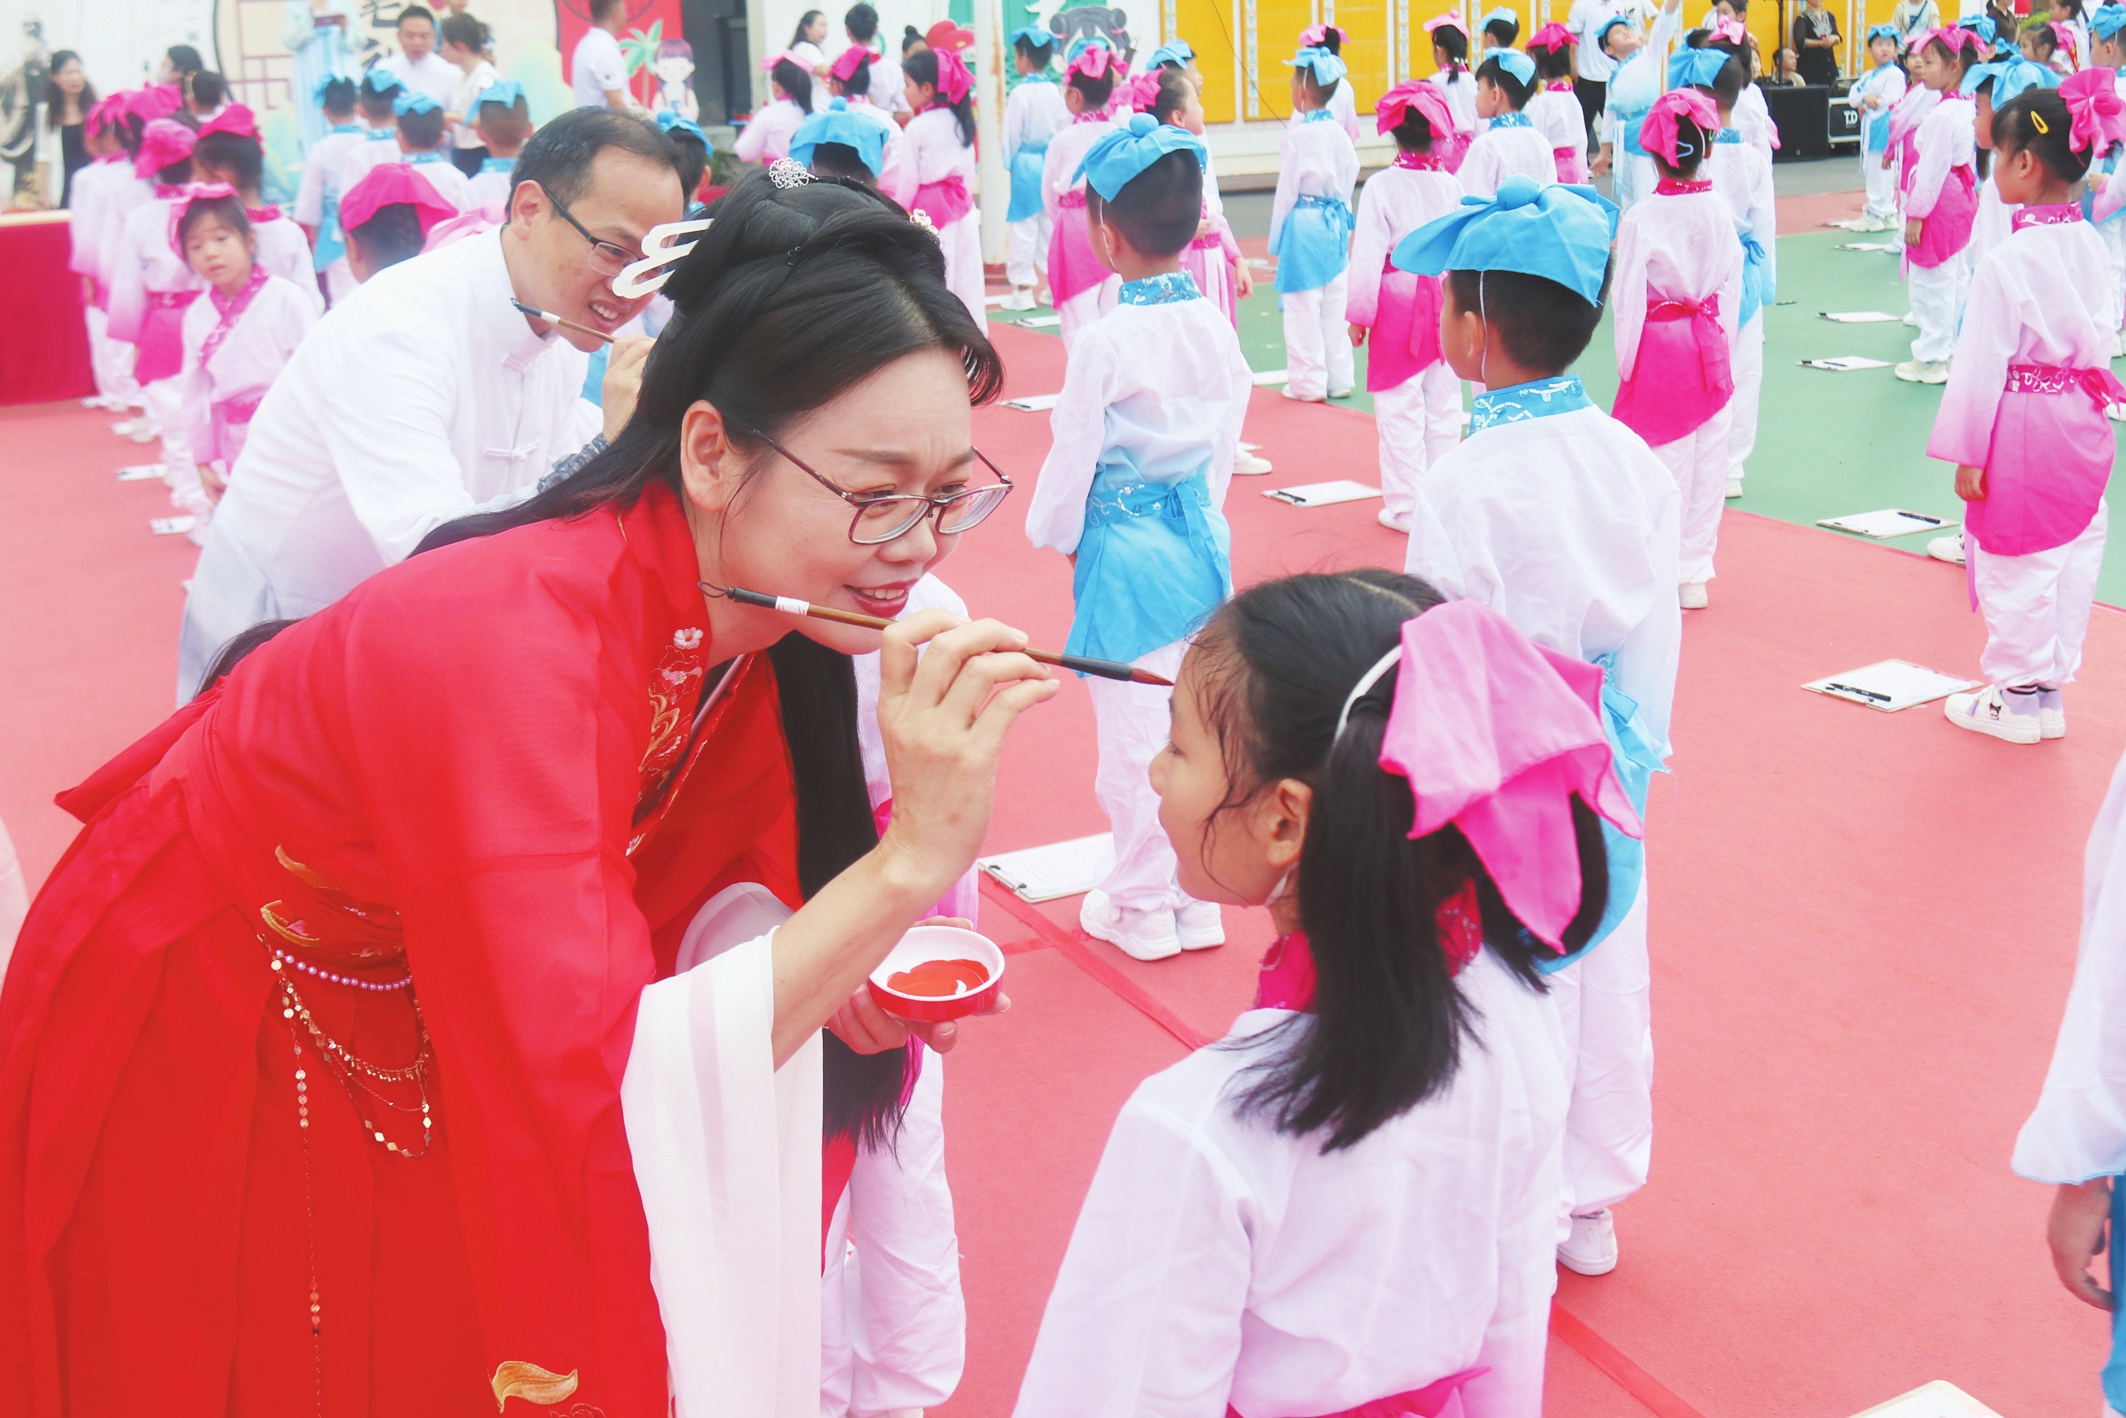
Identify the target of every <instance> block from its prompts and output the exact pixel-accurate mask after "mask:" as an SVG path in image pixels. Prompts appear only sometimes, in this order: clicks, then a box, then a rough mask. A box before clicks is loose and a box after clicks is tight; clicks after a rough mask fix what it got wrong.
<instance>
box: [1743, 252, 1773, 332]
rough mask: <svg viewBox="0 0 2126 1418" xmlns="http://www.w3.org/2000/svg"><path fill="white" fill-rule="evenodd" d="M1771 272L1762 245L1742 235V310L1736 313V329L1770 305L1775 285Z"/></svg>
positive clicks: (1768, 259) (1768, 260) (1769, 262)
mask: <svg viewBox="0 0 2126 1418" xmlns="http://www.w3.org/2000/svg"><path fill="white" fill-rule="evenodd" d="M1771 271H1772V268H1771V258H1770V257H1769V256H1767V255H1766V254H1765V250H1764V243H1763V242H1761V241H1759V240H1758V239H1757V238H1756V237H1755V236H1754V235H1752V234H1751V233H1749V232H1744V233H1742V309H1741V310H1740V311H1739V312H1737V316H1736V320H1735V328H1736V329H1738V330H1739V329H1741V328H1742V327H1743V326H1744V325H1747V324H1749V323H1750V321H1752V320H1755V319H1756V318H1757V316H1758V315H1759V314H1761V313H1762V312H1763V310H1764V307H1765V306H1767V305H1770V304H1771V303H1772V298H1773V293H1774V291H1775V290H1776V283H1775V281H1774V279H1773V276H1772V273H1771Z"/></svg>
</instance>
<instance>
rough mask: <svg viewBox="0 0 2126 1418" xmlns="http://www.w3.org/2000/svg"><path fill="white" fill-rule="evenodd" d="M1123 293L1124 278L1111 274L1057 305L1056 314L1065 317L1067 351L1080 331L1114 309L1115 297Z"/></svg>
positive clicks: (1064, 342) (1064, 346)
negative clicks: (1088, 288) (1089, 288)
mask: <svg viewBox="0 0 2126 1418" xmlns="http://www.w3.org/2000/svg"><path fill="white" fill-rule="evenodd" d="M1121 294H1122V278H1121V277H1120V276H1109V277H1108V278H1107V279H1106V280H1104V281H1102V282H1100V284H1098V285H1096V286H1094V287H1093V288H1092V289H1091V290H1081V291H1079V292H1078V293H1077V294H1076V295H1074V296H1072V297H1071V298H1070V299H1069V300H1066V301H1064V302H1063V303H1062V304H1061V305H1059V306H1057V307H1056V314H1058V315H1060V316H1062V317H1063V326H1062V329H1063V349H1064V351H1065V352H1066V353H1068V352H1069V350H1070V342H1071V341H1072V340H1073V339H1074V338H1076V336H1077V333H1078V331H1080V330H1082V329H1084V328H1085V327H1086V326H1087V325H1090V324H1092V323H1093V321H1095V320H1098V319H1099V318H1100V317H1101V316H1103V315H1105V314H1107V312H1108V311H1110V310H1113V309H1114V308H1115V299H1116V297H1118V296H1120V295H1121Z"/></svg>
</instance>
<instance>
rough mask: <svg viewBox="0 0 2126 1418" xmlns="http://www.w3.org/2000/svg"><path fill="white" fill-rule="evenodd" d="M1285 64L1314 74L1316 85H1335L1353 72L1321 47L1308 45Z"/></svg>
mask: <svg viewBox="0 0 2126 1418" xmlns="http://www.w3.org/2000/svg"><path fill="white" fill-rule="evenodd" d="M1284 62H1285V63H1286V64H1289V65H1290V66H1291V67H1292V68H1294V69H1304V70H1306V71H1307V72H1308V73H1310V74H1312V75H1313V76H1314V82H1315V83H1316V84H1333V83H1335V82H1336V81H1337V80H1339V79H1341V78H1342V77H1343V76H1344V75H1346V74H1348V73H1350V72H1351V71H1350V69H1349V67H1347V66H1346V65H1345V64H1344V62H1343V60H1341V59H1339V58H1337V57H1336V56H1335V55H1333V54H1331V53H1329V51H1328V50H1326V49H1323V48H1321V47H1320V46H1319V45H1307V46H1305V47H1303V48H1301V49H1300V51H1299V52H1298V53H1297V54H1295V55H1293V56H1292V57H1291V58H1290V59H1287V60H1285V61H1284Z"/></svg>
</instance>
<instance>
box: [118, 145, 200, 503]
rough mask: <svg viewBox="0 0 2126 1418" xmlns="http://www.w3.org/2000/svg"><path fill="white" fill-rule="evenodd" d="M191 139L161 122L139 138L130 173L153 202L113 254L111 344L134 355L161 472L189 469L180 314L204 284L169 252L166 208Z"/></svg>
mask: <svg viewBox="0 0 2126 1418" xmlns="http://www.w3.org/2000/svg"><path fill="white" fill-rule="evenodd" d="M196 140H197V139H196V135H195V134H194V133H193V132H192V130H191V129H190V128H187V127H186V126H185V125H184V124H182V123H179V122H177V121H176V120H175V119H170V118H158V119H156V120H155V121H154V122H152V123H149V124H148V125H147V126H146V127H145V128H144V129H143V130H142V131H141V135H140V154H139V156H138V157H137V158H136V159H135V160H134V163H133V171H134V172H135V173H136V174H138V175H139V176H141V177H153V178H154V179H155V195H154V197H152V198H151V199H149V200H148V201H146V202H143V203H141V204H140V205H139V206H137V207H135V208H133V210H132V211H131V212H129V213H128V214H127V215H126V218H125V224H124V225H123V226H121V227H120V228H119V229H118V232H117V235H116V238H115V239H114V240H113V241H112V243H111V247H110V257H109V261H110V265H109V269H110V273H111V308H110V317H109V326H108V328H109V330H110V334H111V338H112V339H114V340H124V341H125V342H126V343H128V344H130V345H132V346H133V348H134V357H133V377H134V378H135V379H137V380H139V381H140V397H141V403H142V404H143V406H144V415H143V416H144V417H145V418H146V419H147V421H148V426H149V428H151V429H153V430H154V431H155V432H157V433H159V434H161V435H162V451H163V463H164V465H165V466H166V467H180V466H183V467H189V466H191V463H190V456H191V455H190V452H189V450H187V448H186V447H185V439H184V430H183V426H182V423H181V421H180V419H179V417H178V402H179V393H180V390H181V388H182V385H181V381H180V380H179V378H178V375H179V372H180V371H181V370H182V369H183V367H184V356H185V351H184V337H183V328H184V319H185V308H186V307H187V306H189V305H190V304H191V303H192V302H193V301H194V300H196V299H198V297H199V292H200V288H201V282H200V279H199V277H198V276H195V275H193V274H192V268H191V267H189V266H187V265H186V264H185V262H184V258H183V257H182V256H179V255H178V254H177V252H176V251H175V250H173V249H172V248H171V246H170V206H171V203H172V202H173V201H175V200H176V195H177V192H178V190H179V188H180V187H182V186H183V184H185V183H186V182H189V181H190V180H191V177H192V148H193V145H194V143H195V142H196Z"/></svg>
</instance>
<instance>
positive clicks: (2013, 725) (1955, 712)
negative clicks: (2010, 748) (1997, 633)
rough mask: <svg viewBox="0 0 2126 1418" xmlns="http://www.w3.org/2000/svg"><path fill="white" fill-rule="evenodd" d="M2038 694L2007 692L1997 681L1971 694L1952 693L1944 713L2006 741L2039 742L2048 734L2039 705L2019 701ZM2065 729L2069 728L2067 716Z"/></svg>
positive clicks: (1959, 724)
mask: <svg viewBox="0 0 2126 1418" xmlns="http://www.w3.org/2000/svg"><path fill="white" fill-rule="evenodd" d="M2036 697H2037V696H2036V695H2035V694H2030V695H2021V694H2007V693H2005V692H2003V691H2002V690H2001V689H2000V688H1999V687H1998V686H1997V685H1988V686H1987V687H1986V688H1984V689H1976V690H1973V691H1971V692H1970V693H1969V694H1952V695H1950V696H1949V698H1948V701H1947V702H1946V703H1944V704H1943V705H1942V713H1943V714H1944V715H1946V716H1947V718H1948V720H1949V722H1950V723H1952V724H1954V725H1956V727H1958V728H1959V729H1969V730H1971V731H1972V732H1973V733H1980V734H1986V735H1988V736H1989V737H1992V738H1997V739H1999V740H2000V741H2001V742H2002V743H2022V744H2029V743H2036V742H2037V741H2038V740H2039V739H2040V738H2042V737H2044V733H2045V730H2044V726H2043V724H2042V723H2041V721H2040V719H2039V716H2038V713H2037V706H2036V705H2035V704H2034V703H2033V704H2031V705H2030V706H2029V707H2027V708H2024V707H2022V706H2020V705H2018V704H2017V703H2016V702H2015V701H2017V700H2022V699H2030V700H2034V699H2036ZM2060 728H2061V732H2062V733H2064V732H2065V731H2066V724H2065V721H2064V719H2063V720H2062V722H2061V726H2060Z"/></svg>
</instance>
